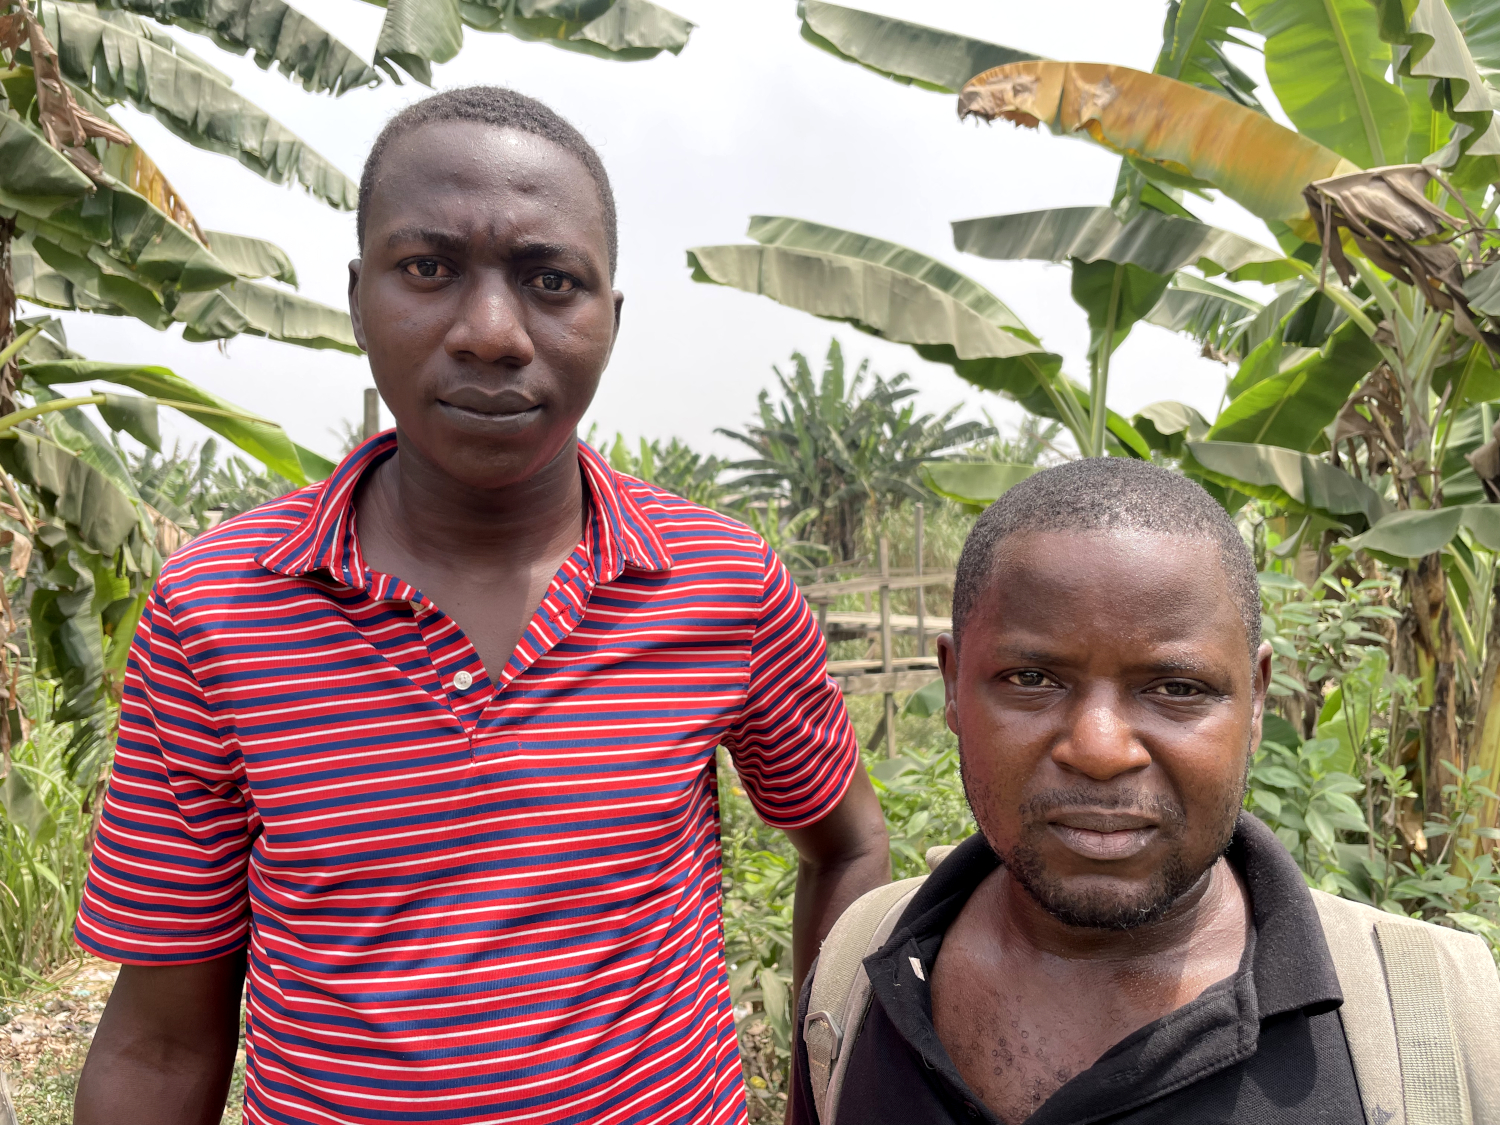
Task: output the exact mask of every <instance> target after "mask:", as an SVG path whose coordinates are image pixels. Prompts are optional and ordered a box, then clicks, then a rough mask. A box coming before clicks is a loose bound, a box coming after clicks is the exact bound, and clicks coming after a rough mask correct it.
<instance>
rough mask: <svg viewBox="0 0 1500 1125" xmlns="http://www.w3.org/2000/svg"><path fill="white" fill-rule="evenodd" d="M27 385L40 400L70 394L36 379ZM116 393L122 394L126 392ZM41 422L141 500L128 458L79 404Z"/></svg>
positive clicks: (59, 441) (53, 435)
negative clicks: (58, 391)
mask: <svg viewBox="0 0 1500 1125" xmlns="http://www.w3.org/2000/svg"><path fill="white" fill-rule="evenodd" d="M26 385H27V388H28V389H29V390H30V391H31V393H32V395H33V396H34V397H35V398H36V401H37V402H38V403H43V402H51V401H53V400H55V399H60V398H64V397H67V396H65V395H61V394H58V393H57V392H55V391H53V390H51V389H50V388H48V387H44V386H40V385H38V384H37V383H36V382H35V380H33V381H31V382H29V383H27V384H26ZM82 389H83V388H80V390H82ZM95 390H96V388H93V387H90V388H88V389H87V393H93V392H94V391H95ZM75 393H76V392H75ZM116 397H119V398H123V397H124V396H123V395H121V396H116ZM137 401H141V400H139V399H138V400H137ZM40 422H41V424H42V426H43V427H44V428H45V429H46V431H47V436H48V437H50V438H51V439H52V440H53V441H54V442H56V443H57V444H58V445H60V446H62V447H63V448H64V449H66V450H67V451H68V452H69V453H72V454H74V455H75V456H77V457H79V458H80V459H82V460H83V461H84V462H85V463H87V464H89V465H91V466H92V467H93V468H95V469H97V470H98V471H99V472H101V473H103V474H104V475H105V476H106V477H108V478H109V479H110V480H111V481H112V482H113V483H114V486H115V487H116V488H118V489H119V490H120V491H121V492H123V493H124V494H125V495H126V496H128V497H129V498H130V499H131V501H133V502H134V503H137V504H139V503H140V499H141V494H140V492H139V491H138V490H137V489H136V486H135V480H134V478H133V477H131V475H130V468H129V466H128V465H126V464H125V459H124V458H123V457H121V456H120V452H119V450H117V449H116V448H115V447H114V443H112V442H111V441H110V440H109V438H107V437H106V436H105V435H104V431H103V430H101V429H99V427H98V426H96V425H94V423H93V422H92V421H91V420H90V419H89V416H88V415H87V414H85V413H84V412H83V411H82V410H79V409H78V408H77V407H71V408H69V409H66V410H58V411H54V412H53V413H50V414H43V415H42V416H41V418H40Z"/></svg>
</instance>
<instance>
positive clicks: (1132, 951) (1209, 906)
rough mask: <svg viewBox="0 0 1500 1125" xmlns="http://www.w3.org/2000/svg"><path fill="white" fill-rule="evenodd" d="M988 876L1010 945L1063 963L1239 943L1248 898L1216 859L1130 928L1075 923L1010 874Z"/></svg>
mask: <svg viewBox="0 0 1500 1125" xmlns="http://www.w3.org/2000/svg"><path fill="white" fill-rule="evenodd" d="M997 874H998V875H999V876H1000V878H998V879H994V880H990V881H989V882H990V884H991V885H992V890H991V898H992V902H991V909H992V911H993V916H994V921H995V923H996V924H997V925H998V927H999V928H1000V930H1001V931H1002V932H1003V937H1004V941H1005V942H1006V944H1008V945H1010V946H1011V948H1021V949H1027V950H1029V951H1031V952H1032V953H1034V954H1036V955H1038V956H1043V957H1057V958H1062V959H1064V960H1067V961H1096V962H1129V961H1136V960H1148V959H1149V960H1154V959H1156V958H1159V957H1161V956H1162V955H1164V954H1165V955H1174V954H1179V953H1182V952H1183V951H1185V950H1187V949H1188V948H1190V947H1196V946H1199V945H1200V943H1202V942H1204V941H1205V940H1207V941H1209V942H1212V943H1215V944H1217V943H1219V942H1229V943H1234V942H1241V943H1242V942H1243V940H1244V933H1245V927H1246V924H1247V923H1248V920H1249V916H1250V910H1249V899H1248V896H1247V895H1246V893H1245V890H1244V888H1243V887H1242V886H1241V884H1240V881H1239V877H1238V876H1237V875H1236V874H1235V872H1234V870H1233V868H1231V867H1230V866H1229V862H1228V860H1225V859H1222V858H1221V859H1219V860H1218V861H1217V862H1216V863H1215V864H1214V865H1213V866H1212V867H1210V868H1209V869H1208V870H1207V871H1206V872H1204V873H1203V877H1202V878H1201V879H1199V880H1198V882H1197V883H1195V884H1194V885H1193V886H1192V888H1191V889H1189V890H1188V891H1187V892H1186V893H1185V894H1183V895H1182V896H1180V897H1179V898H1178V899H1177V900H1176V901H1175V902H1173V903H1172V905H1171V907H1170V908H1169V909H1168V910H1167V912H1166V913H1165V914H1164V915H1162V916H1161V917H1160V918H1158V919H1157V920H1156V921H1154V922H1150V923H1148V924H1146V925H1142V926H1133V927H1131V928H1129V929H1099V928H1095V927H1091V926H1075V925H1071V924H1069V923H1067V922H1064V921H1063V920H1062V919H1060V918H1058V917H1057V916H1056V915H1054V914H1051V913H1049V912H1048V911H1047V910H1046V909H1045V908H1044V907H1043V906H1042V905H1041V904H1040V903H1039V902H1037V900H1036V899H1035V898H1033V897H1032V896H1031V892H1029V891H1028V890H1026V888H1025V887H1023V886H1022V885H1021V884H1020V883H1019V882H1017V881H1016V880H1015V879H1014V878H1012V877H1011V875H1010V873H1009V872H1008V871H1007V870H1006V869H1004V868H1001V869H1000V871H999V872H997Z"/></svg>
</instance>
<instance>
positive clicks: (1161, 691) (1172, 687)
mask: <svg viewBox="0 0 1500 1125" xmlns="http://www.w3.org/2000/svg"><path fill="white" fill-rule="evenodd" d="M1150 691H1151V692H1152V693H1153V694H1156V695H1166V696H1170V697H1171V698H1173V699H1191V698H1192V697H1193V696H1195V695H1202V694H1203V693H1202V691H1200V690H1199V689H1198V687H1197V685H1195V684H1188V683H1183V682H1182V681H1181V680H1169V681H1168V682H1167V683H1164V684H1157V685H1156V686H1155V687H1154V688H1151V689H1150Z"/></svg>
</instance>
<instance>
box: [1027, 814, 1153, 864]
mask: <svg viewBox="0 0 1500 1125" xmlns="http://www.w3.org/2000/svg"><path fill="white" fill-rule="evenodd" d="M1047 828H1048V830H1049V831H1050V832H1051V833H1052V835H1053V836H1054V837H1056V838H1057V840H1058V841H1059V842H1060V843H1061V844H1062V845H1063V846H1064V847H1065V848H1067V849H1068V850H1069V851H1070V852H1073V853H1074V854H1075V855H1077V856H1080V857H1082V858H1084V859H1090V860H1095V861H1099V862H1108V861H1111V860H1116V861H1117V860H1123V859H1130V858H1131V857H1133V856H1136V855H1139V854H1140V853H1141V852H1142V851H1144V850H1145V849H1146V848H1147V847H1149V846H1150V845H1151V842H1152V841H1153V840H1154V839H1155V838H1156V834H1157V832H1158V831H1159V828H1158V826H1157V823H1156V821H1154V820H1152V819H1151V818H1150V817H1145V816H1140V815H1138V814H1134V813H1122V812H1093V811H1088V810H1083V809H1079V810H1077V811H1069V812H1064V813H1054V814H1053V815H1052V816H1050V817H1049V818H1048V820H1047Z"/></svg>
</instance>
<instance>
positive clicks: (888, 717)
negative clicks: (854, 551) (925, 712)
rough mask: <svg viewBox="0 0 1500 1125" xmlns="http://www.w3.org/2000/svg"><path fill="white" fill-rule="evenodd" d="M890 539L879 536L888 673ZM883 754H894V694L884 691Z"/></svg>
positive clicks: (883, 657) (883, 654) (883, 664)
mask: <svg viewBox="0 0 1500 1125" xmlns="http://www.w3.org/2000/svg"><path fill="white" fill-rule="evenodd" d="M890 574H891V541H890V540H889V539H887V538H886V537H885V536H884V535H882V536H881V537H880V577H881V578H882V579H883V580H884V581H882V582H881V585H880V671H881V672H882V673H885V674H889V673H890V671H891V670H892V669H891V587H890V582H889V579H890ZM885 756H886V757H887V758H894V757H895V756H896V696H895V694H894V693H892V692H889V691H888V692H886V693H885Z"/></svg>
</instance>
